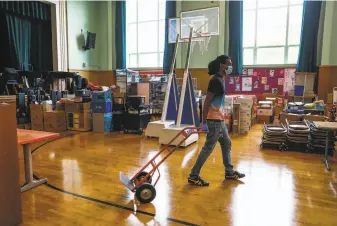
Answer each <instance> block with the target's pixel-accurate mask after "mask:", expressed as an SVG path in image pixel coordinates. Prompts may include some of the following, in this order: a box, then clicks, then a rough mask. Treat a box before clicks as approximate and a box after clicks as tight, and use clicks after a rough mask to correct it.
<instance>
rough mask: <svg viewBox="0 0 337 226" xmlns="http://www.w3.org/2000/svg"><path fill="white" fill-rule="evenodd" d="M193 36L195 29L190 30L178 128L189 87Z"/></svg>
mask: <svg viewBox="0 0 337 226" xmlns="http://www.w3.org/2000/svg"><path fill="white" fill-rule="evenodd" d="M192 35H193V28H191V29H190V36H189V40H188V49H187V56H186V63H185V70H184V77H183V84H182V88H181V92H180V100H179V107H178V117H177V123H176V127H180V126H181V118H182V114H183V108H184V100H185V92H186V85H187V80H188V70H189V66H190V58H191V44H192Z"/></svg>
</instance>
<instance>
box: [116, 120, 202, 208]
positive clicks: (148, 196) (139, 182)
mask: <svg viewBox="0 0 337 226" xmlns="http://www.w3.org/2000/svg"><path fill="white" fill-rule="evenodd" d="M200 133H204V131H202V129H201V128H198V127H186V128H184V129H182V130H181V131H180V132H179V133H178V134H177V135H176V136H175V137H174V138H173V139H172V140H171V141H170V142H169V143H168V144H167V145H165V146H164V147H163V148H161V150H160V151H159V152H158V153H157V154H156V155H155V156H154V157H153V158H152V159H151V160H150V161H148V162H147V163H146V164H145V165H144V166H143V167H142V168H141V169H140V170H139V171H138V172H137V173H136V175H135V176H133V177H132V178H131V179H129V178H128V177H127V176H125V175H124V174H123V173H122V172H120V181H121V182H122V183H123V184H124V185H125V186H126V187H127V188H128V189H129V190H130V191H132V192H135V195H136V198H137V199H138V200H139V201H140V202H141V203H150V202H152V201H153V200H154V199H155V198H156V189H155V186H156V184H157V182H158V181H159V178H160V172H159V169H158V167H159V166H160V165H161V164H162V163H163V162H164V161H165V160H166V159H167V158H168V157H169V156H170V155H171V154H172V153H173V152H174V151H175V150H176V149H177V148H179V146H180V145H181V144H182V143H183V142H184V141H185V140H186V139H187V138H189V137H190V136H191V135H192V134H200ZM180 136H182V137H183V139H182V140H181V141H180V142H179V143H178V144H177V145H176V146H173V147H172V143H173V142H174V141H175V140H176V139H177V138H178V137H180ZM165 150H167V153H166V155H165V156H164V157H163V158H162V159H161V160H160V161H159V162H158V163H156V159H157V158H158V156H159V155H161V154H162V153H163V152H164V151H165ZM149 165H151V166H152V169H151V170H150V172H146V171H144V169H146V168H147V167H148V166H149ZM155 171H157V172H158V177H157V179H156V181H154V183H152V178H153V174H154V173H155Z"/></svg>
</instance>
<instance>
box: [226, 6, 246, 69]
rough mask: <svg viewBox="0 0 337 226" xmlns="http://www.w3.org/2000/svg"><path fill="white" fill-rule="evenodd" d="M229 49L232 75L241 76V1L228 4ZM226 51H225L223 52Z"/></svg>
mask: <svg viewBox="0 0 337 226" xmlns="http://www.w3.org/2000/svg"><path fill="white" fill-rule="evenodd" d="M228 7H229V8H228V14H229V15H228V18H229V47H228V55H229V56H230V57H231V58H232V63H233V72H232V74H234V75H240V74H242V67H243V46H242V36H243V1H242V0H240V1H229V2H228ZM225 51H226V50H225Z"/></svg>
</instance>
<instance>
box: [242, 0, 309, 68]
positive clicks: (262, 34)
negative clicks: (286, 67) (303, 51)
mask: <svg viewBox="0 0 337 226" xmlns="http://www.w3.org/2000/svg"><path fill="white" fill-rule="evenodd" d="M302 10H303V0H277V1H271V0H244V1H243V64H244V65H276V64H296V63H297V58H298V51H299V45H300V36H301V26H302Z"/></svg>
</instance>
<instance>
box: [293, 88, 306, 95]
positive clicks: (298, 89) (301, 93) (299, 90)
mask: <svg viewBox="0 0 337 226" xmlns="http://www.w3.org/2000/svg"><path fill="white" fill-rule="evenodd" d="M303 92H304V86H295V89H294V96H303Z"/></svg>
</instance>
